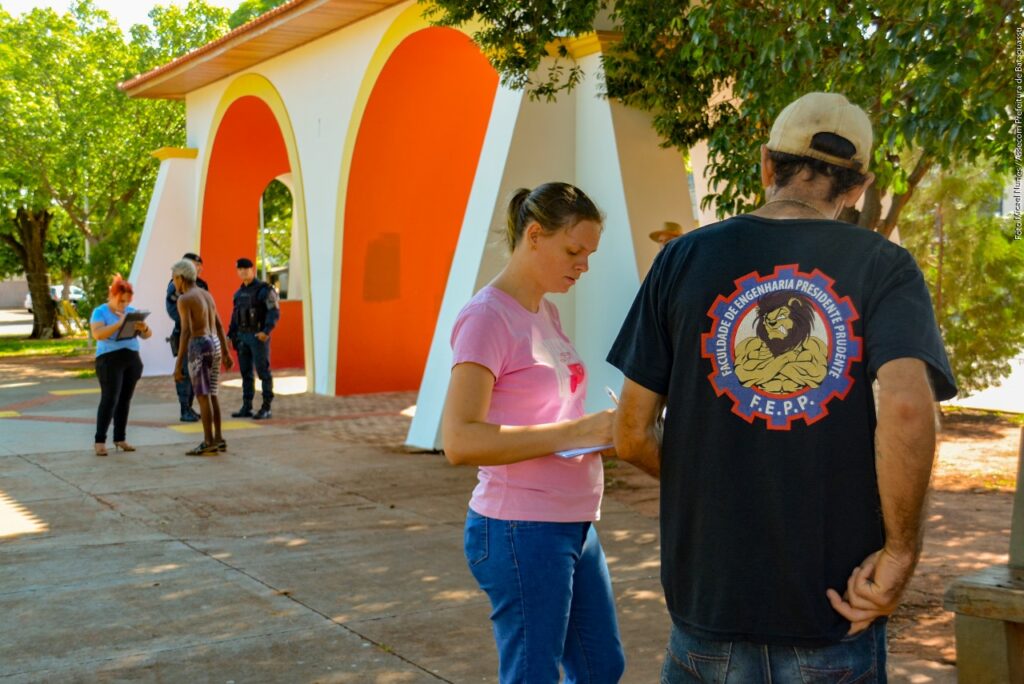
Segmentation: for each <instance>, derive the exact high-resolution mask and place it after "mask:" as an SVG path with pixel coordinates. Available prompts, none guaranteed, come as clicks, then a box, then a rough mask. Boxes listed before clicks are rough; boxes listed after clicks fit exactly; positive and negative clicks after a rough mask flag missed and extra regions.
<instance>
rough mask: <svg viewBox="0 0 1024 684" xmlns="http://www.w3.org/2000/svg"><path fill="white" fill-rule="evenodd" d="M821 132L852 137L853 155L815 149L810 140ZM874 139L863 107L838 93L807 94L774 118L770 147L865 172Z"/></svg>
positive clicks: (774, 150) (849, 138)
mask: <svg viewBox="0 0 1024 684" xmlns="http://www.w3.org/2000/svg"><path fill="white" fill-rule="evenodd" d="M818 133H833V134H835V135H838V136H841V137H843V138H846V139H847V140H849V141H850V142H851V143H853V146H854V148H856V152H855V153H854V155H853V158H851V159H843V158H842V157H836V156H834V155H831V154H828V153H826V152H820V151H818V150H815V149H813V148H812V147H811V140H812V138H814V136H815V135H816V134H818ZM871 140H872V134H871V120H870V119H868V115H867V114H865V113H864V110H863V109H861V108H860V107H858V106H857V105H855V104H851V103H850V101H849V100H847V99H846V98H845V97H843V96H842V95H840V94H838V93H807V94H806V95H804V96H803V97H801V98H800V99H798V100H796V101H794V102H791V103H790V104H789V105H788V106H787V107H786V108H785V109H783V110H782V113H781V114H779V118H777V119H775V123H774V124H773V125H772V133H771V136H770V137H769V138H768V149H769V150H771V151H773V152H785V153H786V154H795V155H797V156H800V157H810V158H812V159H820V160H821V161H824V162H828V163H829V164H835V165H836V166H842V167H844V168H847V169H855V170H857V171H865V170H866V169H867V167H868V161H869V160H870V158H871Z"/></svg>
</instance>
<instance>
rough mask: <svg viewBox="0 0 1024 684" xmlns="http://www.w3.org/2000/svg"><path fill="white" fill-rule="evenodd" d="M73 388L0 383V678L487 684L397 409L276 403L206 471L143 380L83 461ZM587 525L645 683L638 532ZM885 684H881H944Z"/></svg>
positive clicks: (919, 675)
mask: <svg viewBox="0 0 1024 684" xmlns="http://www.w3.org/2000/svg"><path fill="white" fill-rule="evenodd" d="M0 370H2V369H0ZM5 375H6V374H5ZM95 387H96V385H95V380H94V379H80V380H76V379H68V378H67V376H66V375H63V376H61V375H60V374H56V375H55V376H54V377H52V378H47V377H46V375H45V374H38V373H33V374H30V377H28V378H13V379H10V378H7V377H4V379H3V380H2V381H0V415H7V416H10V417H7V418H4V419H3V420H0V430H2V432H3V435H4V437H3V439H2V440H0V464H2V466H0V467H2V470H0V472H2V473H3V477H2V480H0V616H2V618H0V623H2V626H3V628H2V629H0V678H2V679H3V680H4V681H12V682H39V681H133V682H138V681H143V682H148V681H154V682H155V681H161V682H164V681H173V682H360V683H363V682H379V683H390V682H494V681H496V680H497V678H496V676H495V673H496V669H497V658H496V655H495V650H494V645H493V641H492V636H491V631H490V624H489V620H488V613H489V605H488V603H487V600H486V597H485V596H484V595H483V594H482V593H481V592H480V591H479V590H478V589H477V587H476V583H475V582H474V580H473V578H472V576H471V575H470V574H469V571H468V570H467V568H466V564H465V561H464V559H463V555H462V523H463V519H464V515H465V508H466V502H467V500H468V498H469V493H470V491H471V490H472V487H473V484H474V482H475V473H474V471H473V469H470V468H452V467H451V466H449V465H447V463H446V461H445V460H444V458H443V457H442V456H439V455H436V454H422V453H421V454H409V453H406V452H405V450H404V449H403V448H401V446H400V445H401V441H402V438H403V437H404V431H405V429H407V426H408V418H406V417H404V416H402V415H401V414H400V411H401V410H402V409H403V408H406V407H407V406H408V405H409V404H410V403H412V401H414V395H413V394H411V393H399V394H391V395H375V396H372V397H350V398H330V397H315V396H311V395H301V396H295V397H285V398H282V399H281V400H279V401H278V402H276V403H275V405H274V409H275V420H273V421H269V422H267V423H253V422H250V421H233V422H232V423H230V427H231V429H229V430H228V431H227V432H226V435H225V436H226V438H227V440H228V442H229V451H228V452H227V453H226V454H223V455H221V456H218V457H211V458H191V457H187V456H185V455H184V453H183V452H184V451H185V449H186V448H188V447H189V446H192V445H193V444H194V443H195V442H196V441H198V439H199V435H198V434H196V433H194V432H188V431H185V432H183V431H182V429H183V428H184V429H185V430H190V429H194V426H183V425H181V424H180V423H175V422H169V421H168V418H172V419H173V417H175V416H176V404H175V402H174V399H173V387H172V386H171V383H170V381H169V379H167V378H152V379H146V380H144V381H143V382H142V383H141V384H140V388H139V391H138V392H137V395H136V399H135V401H134V402H133V409H132V423H131V425H130V426H129V434H128V438H129V441H132V442H133V443H135V444H136V445H137V446H139V447H140V448H139V450H138V451H137V452H134V453H118V452H114V451H111V455H110V456H109V457H107V458H105V459H104V458H97V457H95V456H93V455H92V453H91V442H92V431H93V422H92V421H93V416H94V411H95V404H96V400H97V399H98V396H97V394H95V393H92V392H90V391H91V390H93V389H95ZM236 394H237V391H235V392H234V393H232V391H231V390H228V391H227V392H226V393H225V396H224V407H225V408H226V409H227V410H228V411H230V410H231V409H233V408H234V402H236V401H237V400H238V397H237V396H236ZM598 528H599V530H600V533H601V536H602V541H603V543H604V546H605V550H606V552H607V555H608V560H609V565H610V566H611V571H612V577H613V579H614V583H615V592H616V596H617V601H618V611H619V619H620V622H621V628H622V634H623V640H624V642H625V646H626V649H627V657H628V667H627V673H626V677H625V679H624V681H625V682H636V683H640V682H656V681H657V680H658V672H659V670H660V667H661V659H662V657H663V651H664V645H665V640H666V637H667V634H668V627H669V624H668V619H667V616H666V613H665V609H664V604H663V600H662V593H661V587H660V583H659V580H658V572H659V561H658V557H659V555H658V554H659V547H658V534H657V532H658V530H657V520H655V519H652V518H651V517H649V516H644V515H641V514H639V513H637V512H636V511H635V510H633V509H632V508H631V507H629V506H628V505H626V504H624V503H621V502H618V501H616V500H614V499H611V498H606V500H605V504H604V515H603V519H602V521H601V522H600V523H599V526H598ZM892 667H893V672H894V675H895V676H894V677H893V680H894V681H913V682H947V681H948V682H952V681H955V679H954V678H953V677H952V675H951V671H950V669H949V668H942V667H939V666H933V665H931V664H928V663H905V662H899V661H894V663H893V665H892Z"/></svg>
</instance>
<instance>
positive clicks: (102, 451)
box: [92, 442, 107, 456]
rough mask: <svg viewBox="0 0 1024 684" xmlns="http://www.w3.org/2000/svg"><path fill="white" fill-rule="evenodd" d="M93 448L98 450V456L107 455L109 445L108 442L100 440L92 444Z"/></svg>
mask: <svg viewBox="0 0 1024 684" xmlns="http://www.w3.org/2000/svg"><path fill="white" fill-rule="evenodd" d="M92 448H93V449H94V450H95V451H96V455H97V456H106V455H107V445H106V444H100V443H99V442H96V443H95V444H93V445H92Z"/></svg>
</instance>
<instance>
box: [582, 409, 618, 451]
mask: <svg viewBox="0 0 1024 684" xmlns="http://www.w3.org/2000/svg"><path fill="white" fill-rule="evenodd" d="M614 423H615V409H606V410H604V411H598V412H597V413H591V414H590V415H586V416H583V417H582V418H580V419H579V420H578V421H577V422H576V426H577V428H578V429H579V431H580V432H579V438H580V441H581V443H580V446H596V445H598V444H611V443H612V426H613V425H614Z"/></svg>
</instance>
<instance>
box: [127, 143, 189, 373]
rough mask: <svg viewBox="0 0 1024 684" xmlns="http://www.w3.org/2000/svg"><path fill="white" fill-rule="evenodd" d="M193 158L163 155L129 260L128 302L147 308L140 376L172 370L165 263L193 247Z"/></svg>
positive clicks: (168, 266) (168, 275) (168, 264)
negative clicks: (149, 334) (135, 248)
mask: <svg viewBox="0 0 1024 684" xmlns="http://www.w3.org/2000/svg"><path fill="white" fill-rule="evenodd" d="M196 166H197V160H196V159H181V158H174V159H166V160H164V161H162V162H160V171H159V172H158V173H157V177H156V184H155V185H154V187H153V198H152V200H150V203H149V210H148V211H147V213H146V223H145V226H144V227H143V229H142V237H141V238H140V239H139V248H138V251H136V253H135V261H134V263H132V271H131V275H130V276H129V277H128V280H129V282H131V283H132V286H133V288H134V290H135V297H134V298H133V300H132V306H134V307H136V308H138V309H145V310H148V311H149V312H150V315H149V318H147V319H146V323H147V324H148V325H149V327H150V328H151V329H152V330H153V336H152V337H151V338H149V339H148V340H143V342H142V345H141V352H140V354H141V356H142V363H143V364H144V366H145V367H144V369H143V375H147V376H148V375H169V374H171V373H173V372H174V357H173V356H172V355H171V347H170V345H169V344H168V343H167V342H165V341H164V338H166V337H167V336H168V335H170V334H171V330H172V329H173V328H174V324H173V323H172V322H171V319H170V317H169V316H168V315H167V311H166V310H165V308H164V299H165V297H166V296H167V283H168V282H169V281H170V279H171V266H172V265H174V262H176V261H177V260H178V259H180V258H181V255H182V254H184V253H185V252H190V251H193V250H194V249H195V245H196V230H195V222H194V221H193V220H192V217H193V216H194V215H195V177H196Z"/></svg>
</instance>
